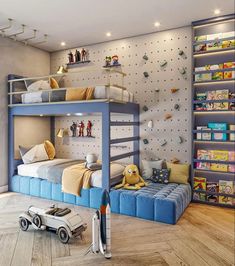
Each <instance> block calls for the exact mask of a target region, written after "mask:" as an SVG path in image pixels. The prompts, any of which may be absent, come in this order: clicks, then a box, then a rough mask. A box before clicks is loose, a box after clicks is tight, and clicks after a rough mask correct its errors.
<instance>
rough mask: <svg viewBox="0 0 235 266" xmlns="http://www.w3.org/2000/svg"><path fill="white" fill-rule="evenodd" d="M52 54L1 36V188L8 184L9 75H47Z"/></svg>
mask: <svg viewBox="0 0 235 266" xmlns="http://www.w3.org/2000/svg"><path fill="white" fill-rule="evenodd" d="M49 72H50V54H49V53H47V52H44V51H41V50H39V49H36V48H33V47H29V46H25V45H22V44H20V43H18V42H14V41H11V40H9V39H5V38H2V37H0V130H1V131H0V157H1V160H0V172H1V175H0V190H1V187H3V186H6V185H7V184H8V177H7V165H8V160H7V155H8V146H7V145H8V144H7V143H8V131H7V127H8V125H7V75H8V74H17V75H23V76H24V75H27V76H34V75H45V74H49Z"/></svg>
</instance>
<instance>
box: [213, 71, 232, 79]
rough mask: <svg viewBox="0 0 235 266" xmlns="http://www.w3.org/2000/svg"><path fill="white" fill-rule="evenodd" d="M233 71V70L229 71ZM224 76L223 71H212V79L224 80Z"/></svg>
mask: <svg viewBox="0 0 235 266" xmlns="http://www.w3.org/2000/svg"><path fill="white" fill-rule="evenodd" d="M229 72H231V71H229ZM223 78H224V73H223V72H214V73H212V80H222V79H223Z"/></svg>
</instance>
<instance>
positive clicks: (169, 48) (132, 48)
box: [51, 27, 192, 162]
mask: <svg viewBox="0 0 235 266" xmlns="http://www.w3.org/2000/svg"><path fill="white" fill-rule="evenodd" d="M84 48H85V49H88V50H89V59H90V60H91V63H90V64H89V65H87V66H79V67H81V68H84V67H86V68H89V67H94V66H95V67H97V69H99V68H101V67H102V66H103V65H104V59H105V57H106V56H107V55H111V56H112V55H115V54H117V55H118V56H119V62H120V63H121V64H122V66H121V68H122V71H123V72H125V73H127V76H126V78H125V86H126V87H127V89H128V90H129V91H130V92H132V93H134V98H135V102H137V103H139V104H140V108H141V115H140V121H141V127H140V135H141V142H140V143H141V144H140V151H141V158H142V159H149V160H150V159H151V160H152V159H155V158H164V159H166V160H168V161H169V160H171V159H172V158H174V157H176V158H178V159H180V161H181V162H190V160H191V159H190V158H191V62H192V61H191V27H184V28H179V29H174V30H169V31H164V32H159V33H153V34H149V35H143V36H138V37H134V38H127V39H123V40H118V41H112V42H107V43H102V44H97V45H91V46H87V47H84ZM80 49H81V48H80ZM69 51H70V50H65V51H59V52H54V53H52V55H51V72H52V73H55V72H56V71H57V69H58V66H60V65H65V64H66V63H67V62H68V53H69ZM71 51H72V52H73V53H74V52H75V49H71ZM181 51H183V53H182V54H181ZM144 55H146V56H147V57H148V60H146V58H145V59H144V58H143V56H144ZM74 70H78V69H74ZM69 71H73V69H72V70H69ZM144 72H147V73H148V75H149V76H148V77H145V76H144ZM182 72H185V73H184V74H182ZM106 78H107V77H106V76H105V75H104V74H100V72H90V73H84V74H74V75H72V76H67V77H66V79H65V80H64V85H65V86H78V87H79V86H88V85H95V84H105V81H106ZM172 89H175V90H174V93H172ZM176 104H178V107H179V109H175V108H176ZM144 106H146V107H147V108H148V110H145V111H144V110H143V109H145V108H144ZM168 114H170V115H171V116H172V117H170V118H168V119H166V118H165V117H166V115H168ZM119 119H120V120H125V121H128V120H129V118H121V117H120V118H119ZM80 120H84V121H87V120H88V117H82V119H81V117H77V116H76V117H59V118H56V130H58V128H65V127H68V126H69V125H71V123H72V122H73V121H75V122H78V121H80ZM89 120H92V121H93V123H94V135H95V137H96V138H94V139H92V140H90V139H89V140H86V139H82V140H80V139H73V138H69V140H67V141H66V140H63V141H62V140H61V139H58V138H57V141H56V148H57V151H58V155H59V156H62V157H77V158H84V156H85V155H86V154H87V153H88V152H94V150H95V151H97V150H99V151H101V142H100V141H101V136H100V132H101V122H100V121H101V120H100V117H98V116H89ZM149 121H152V123H153V127H152V128H149V127H148V123H149ZM127 134H130V135H131V134H132V129H131V128H129V129H128V130H127V131H126V129H124V128H119V129H118V128H117V129H114V130H113V131H112V135H113V137H116V138H117V137H122V136H123V137H125V136H126V137H127V136H129V135H127ZM143 140H147V142H148V143H147V144H144V142H143ZM64 142H65V143H64ZM124 145H126V144H124ZM129 149H131V146H130V144H128V145H127V147H119V148H112V152H113V153H115V154H116V153H117V154H118V153H123V152H126V150H129Z"/></svg>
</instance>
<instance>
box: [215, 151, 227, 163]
mask: <svg viewBox="0 0 235 266" xmlns="http://www.w3.org/2000/svg"><path fill="white" fill-rule="evenodd" d="M210 154H211V160H215V161H228V158H229V157H228V154H229V153H228V151H226V150H210Z"/></svg>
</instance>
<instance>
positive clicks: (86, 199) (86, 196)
mask: <svg viewBox="0 0 235 266" xmlns="http://www.w3.org/2000/svg"><path fill="white" fill-rule="evenodd" d="M76 205H80V206H85V207H90V189H82V190H81V197H78V196H77V197H76Z"/></svg>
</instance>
